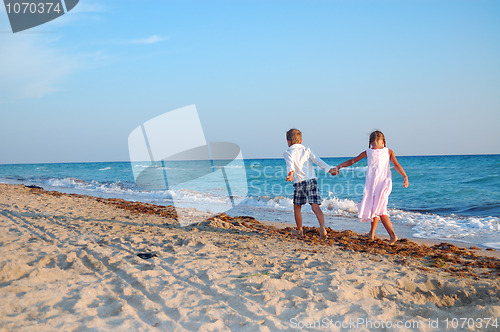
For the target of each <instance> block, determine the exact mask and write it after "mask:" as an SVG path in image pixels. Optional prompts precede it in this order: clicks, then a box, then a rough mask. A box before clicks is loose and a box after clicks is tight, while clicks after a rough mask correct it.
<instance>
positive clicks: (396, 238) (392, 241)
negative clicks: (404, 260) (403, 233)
mask: <svg viewBox="0 0 500 332" xmlns="http://www.w3.org/2000/svg"><path fill="white" fill-rule="evenodd" d="M397 240H398V237H397V236H396V235H394V237H391V238H390V239H389V245H390V246H392V245H393V244H394V243H396V241H397Z"/></svg>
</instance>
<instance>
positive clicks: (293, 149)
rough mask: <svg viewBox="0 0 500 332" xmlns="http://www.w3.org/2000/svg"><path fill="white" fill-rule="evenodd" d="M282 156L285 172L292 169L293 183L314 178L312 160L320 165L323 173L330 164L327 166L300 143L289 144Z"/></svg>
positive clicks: (327, 169) (329, 167)
mask: <svg viewBox="0 0 500 332" xmlns="http://www.w3.org/2000/svg"><path fill="white" fill-rule="evenodd" d="M283 157H284V158H285V162H286V172H287V174H288V173H290V172H291V171H293V183H298V182H302V181H305V180H311V179H315V178H316V174H315V173H314V166H313V164H312V163H313V162H314V163H315V164H316V165H318V166H319V167H321V168H322V169H323V170H324V171H325V173H326V172H328V171H329V170H330V169H331V168H333V167H332V166H329V165H328V164H327V163H325V162H324V161H323V160H321V159H320V158H318V157H316V155H315V154H314V153H313V152H312V151H311V149H309V148H306V147H305V146H303V145H302V144H293V145H291V146H290V147H289V148H288V149H287V150H286V151H285V152H284V153H283Z"/></svg>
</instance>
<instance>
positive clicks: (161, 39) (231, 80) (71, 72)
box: [0, 0, 500, 163]
mask: <svg viewBox="0 0 500 332" xmlns="http://www.w3.org/2000/svg"><path fill="white" fill-rule="evenodd" d="M499 15H500V2H498V1H484V0H477V1H472V0H469V1H461V0H453V1H451V0H449V1H443V0H433V1H424V0H419V1H412V0H409V1H376V0H371V1H361V0H360V1H352V0H349V1H348V0H339V1H316V0H313V1H293V0H289V1H278V0H272V1H246V0H233V1H222V0H217V1H215V0H204V1H189V0H183V1H165V0H150V1H139V0H135V1H132V0H119V1H118V0H106V1H104V0H102V1H98V0H80V3H79V4H78V5H77V7H75V9H73V10H72V11H71V12H69V13H68V14H66V15H64V16H62V17H61V18H59V19H56V20H54V21H52V22H49V23H47V24H44V25H41V26H39V27H36V28H33V29H30V30H27V31H25V32H20V33H16V34H12V32H11V31H10V26H9V23H8V19H7V15H6V13H5V9H4V8H3V7H2V9H1V10H0V45H1V48H0V60H1V61H0V163H25V162H76V161H126V160H128V146H127V144H128V142H127V138H128V135H129V134H130V132H131V131H132V130H133V129H134V128H135V127H137V126H138V125H140V124H141V123H143V122H144V121H147V120H149V119H151V118H153V117H155V116H157V115H160V114H163V113H165V112H167V111H170V110H174V109H176V108H180V107H183V106H186V105H190V104H196V106H197V109H198V112H199V115H200V118H201V121H202V124H203V128H204V132H205V136H206V139H207V141H226V142H233V143H237V144H238V145H240V147H241V148H242V151H243V156H244V157H246V158H280V157H281V156H282V152H283V150H284V149H285V148H286V142H285V139H284V135H285V132H286V130H288V129H289V128H293V127H297V128H299V129H301V130H302V132H303V136H304V144H305V145H307V146H310V147H311V148H312V149H313V150H314V151H315V152H316V153H317V154H318V155H320V156H324V157H330V156H332V157H335V156H354V155H357V154H358V153H359V152H361V151H362V150H364V149H365V148H366V147H367V140H368V135H369V133H370V132H371V131H372V130H374V129H380V130H382V131H383V132H384V133H385V134H386V138H387V141H388V146H389V147H391V148H392V149H394V151H395V152H396V154H397V155H427V154H482V153H500V147H499V144H498V128H497V127H498V124H499V123H500V93H499V91H500V60H499V59H500V20H499V19H498V17H499Z"/></svg>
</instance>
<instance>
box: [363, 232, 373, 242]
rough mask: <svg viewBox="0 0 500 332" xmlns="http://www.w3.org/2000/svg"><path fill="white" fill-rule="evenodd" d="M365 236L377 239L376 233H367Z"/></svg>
mask: <svg viewBox="0 0 500 332" xmlns="http://www.w3.org/2000/svg"><path fill="white" fill-rule="evenodd" d="M365 236H366V237H367V238H369V239H370V240H372V241H373V240H375V234H372V233H371V232H368V233H366V234H365Z"/></svg>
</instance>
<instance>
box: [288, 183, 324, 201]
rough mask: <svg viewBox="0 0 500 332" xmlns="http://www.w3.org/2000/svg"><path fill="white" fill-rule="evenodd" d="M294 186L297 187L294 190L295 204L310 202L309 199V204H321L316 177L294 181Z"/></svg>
mask: <svg viewBox="0 0 500 332" xmlns="http://www.w3.org/2000/svg"><path fill="white" fill-rule="evenodd" d="M293 186H294V187H295V189H294V191H293V204H294V205H304V204H306V203H308V201H309V204H321V197H320V195H319V189H318V181H316V179H311V180H305V181H301V182H298V183H294V185H293Z"/></svg>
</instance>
